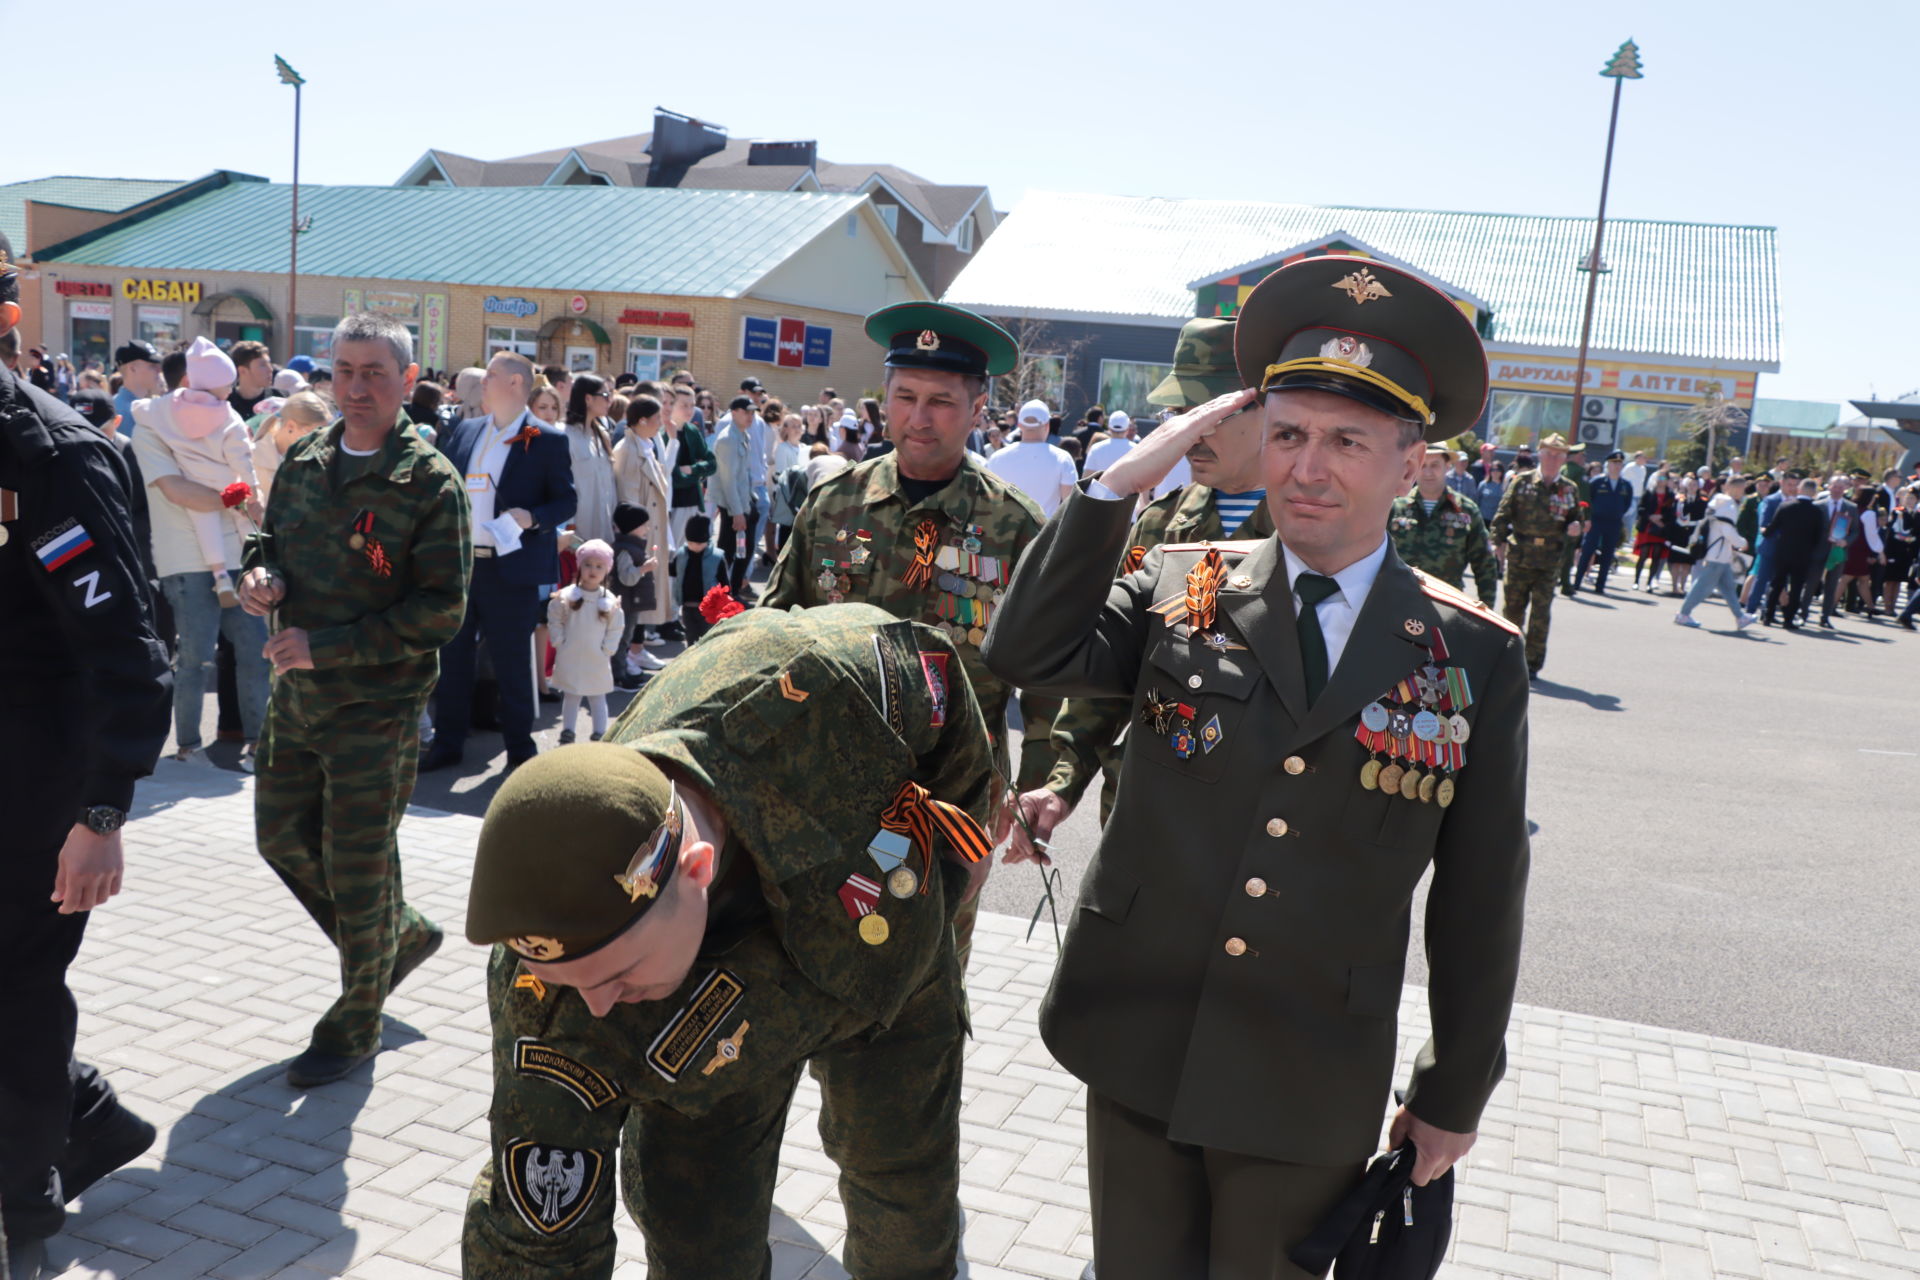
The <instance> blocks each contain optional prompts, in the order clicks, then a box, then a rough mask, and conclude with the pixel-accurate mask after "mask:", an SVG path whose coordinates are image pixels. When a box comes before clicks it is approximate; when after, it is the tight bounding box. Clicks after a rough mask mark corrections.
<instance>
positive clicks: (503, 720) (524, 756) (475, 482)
mask: <svg viewBox="0 0 1920 1280" xmlns="http://www.w3.org/2000/svg"><path fill="white" fill-rule="evenodd" d="M484 395H485V401H484V403H485V406H486V409H487V413H486V414H485V415H484V416H481V417H474V418H464V419H462V420H461V421H460V422H459V423H457V424H456V425H455V426H454V427H453V428H452V430H451V431H450V432H449V433H448V434H447V437H446V439H445V440H444V441H443V442H442V443H441V450H442V452H444V453H445V454H446V455H447V457H448V458H449V459H450V460H451V461H452V462H453V465H454V466H456V467H458V468H459V469H460V472H461V474H462V475H464V476H465V477H466V479H467V498H468V500H469V501H470V502H471V503H472V506H473V581H472V583H471V584H469V586H468V590H467V618H466V621H465V622H464V623H463V624H462V625H461V627H460V634H459V635H457V636H455V637H454V638H453V642H452V643H451V644H449V645H448V646H447V647H446V648H444V649H442V650H441V651H440V688H439V697H438V701H437V703H436V704H435V710H434V734H433V747H432V749H431V750H429V751H428V752H427V755H426V758H425V759H424V760H422V761H421V762H420V771H421V772H422V773H425V772H427V771H428V770H431V769H444V768H447V767H448V766H450V765H457V764H459V763H460V761H461V754H462V751H463V749H464V748H465V746H466V741H467V731H468V729H469V727H470V726H471V725H472V722H473V709H472V705H471V700H472V696H473V667H474V654H475V650H476V648H477V646H478V645H479V642H480V637H481V636H483V635H484V636H485V637H486V639H487V652H488V653H489V654H491V655H492V657H493V669H494V673H495V674H496V675H497V676H498V678H499V681H500V734H501V736H502V737H503V738H505V739H506V743H507V769H508V770H509V771H512V770H513V769H516V768H518V767H519V766H520V765H522V764H524V763H525V762H526V761H528V760H531V759H532V758H533V755H534V746H533V708H534V684H533V645H532V641H533V629H534V627H535V626H537V625H538V624H539V621H540V596H539V591H540V587H541V586H542V585H543V584H546V583H551V582H557V581H558V580H559V578H560V548H559V540H558V531H559V529H560V526H561V525H563V524H565V523H566V522H567V521H568V520H570V519H571V518H572V517H573V512H574V507H575V505H576V501H575V498H574V491H573V461H572V455H571V453H570V452H569V451H568V449H567V440H566V436H565V435H564V434H563V433H561V432H560V431H557V430H554V429H553V428H550V427H546V426H544V425H542V423H541V422H540V420H539V419H538V418H535V417H533V416H532V415H531V414H529V413H528V412H527V401H528V399H530V398H531V397H532V395H533V362H532V361H530V360H528V359H527V358H526V357H525V356H522V355H517V354H515V353H513V352H510V351H502V352H501V353H500V354H498V355H496V356H494V358H493V360H492V361H491V362H490V363H489V364H488V365H487V377H486V384H485V392H484Z"/></svg>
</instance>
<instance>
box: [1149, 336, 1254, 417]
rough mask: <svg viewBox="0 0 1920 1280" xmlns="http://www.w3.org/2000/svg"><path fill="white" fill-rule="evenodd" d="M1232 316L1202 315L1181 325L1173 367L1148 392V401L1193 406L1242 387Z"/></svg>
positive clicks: (1170, 406)
mask: <svg viewBox="0 0 1920 1280" xmlns="http://www.w3.org/2000/svg"><path fill="white" fill-rule="evenodd" d="M1233 322H1234V318H1233V317H1232V316H1201V317H1200V318H1199V319H1197V320H1189V321H1187V322H1186V323H1185V324H1183V325H1181V326H1180V338H1179V341H1177V342H1175V343H1174V344H1173V371H1172V372H1171V373H1169V374H1167V376H1166V377H1164V378H1162V379H1161V380H1160V385H1159V386H1157V387H1155V388H1154V389H1153V390H1151V391H1149V392H1147V403H1148V404H1157V405H1161V406H1164V407H1166V408H1169V409H1191V408H1194V407H1195V406H1196V405H1203V404H1205V403H1206V402H1207V401H1209V400H1211V399H1213V398H1214V397H1215V396H1224V395H1226V394H1227V393H1228V392H1230V391H1238V390H1240V387H1241V382H1240V369H1239V367H1238V366H1237V365H1235V364H1234V362H1233Z"/></svg>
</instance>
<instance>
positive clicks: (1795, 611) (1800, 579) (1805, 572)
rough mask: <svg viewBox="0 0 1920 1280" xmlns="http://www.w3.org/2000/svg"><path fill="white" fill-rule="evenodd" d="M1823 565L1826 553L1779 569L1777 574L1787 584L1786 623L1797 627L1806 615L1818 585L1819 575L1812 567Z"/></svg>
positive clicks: (1784, 565)
mask: <svg viewBox="0 0 1920 1280" xmlns="http://www.w3.org/2000/svg"><path fill="white" fill-rule="evenodd" d="M1825 564H1826V553H1825V552H1821V553H1820V554H1819V555H1817V556H1816V557H1815V558H1813V559H1811V560H1797V561H1794V562H1792V563H1789V564H1783V565H1781V566H1780V567H1779V570H1778V572H1779V574H1780V576H1781V578H1783V579H1784V580H1785V582H1786V584H1787V616H1786V619H1785V620H1786V621H1787V622H1791V623H1794V624H1796V625H1798V623H1799V621H1800V619H1801V618H1802V617H1803V616H1804V615H1805V614H1806V612H1807V608H1808V606H1809V605H1810V604H1811V603H1812V597H1813V593H1814V591H1815V590H1816V589H1818V587H1819V585H1820V575H1819V574H1818V573H1816V572H1815V571H1814V567H1815V566H1816V565H1821V566H1824V565H1825Z"/></svg>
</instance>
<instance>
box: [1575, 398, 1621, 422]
mask: <svg viewBox="0 0 1920 1280" xmlns="http://www.w3.org/2000/svg"><path fill="white" fill-rule="evenodd" d="M1580 416H1581V418H1583V419H1588V418H1590V419H1592V420H1594V421H1596V422H1612V421H1614V420H1615V419H1617V418H1618V417H1619V416H1620V402H1619V401H1618V400H1615V399H1613V398H1611V397H1609V396H1581V397H1580Z"/></svg>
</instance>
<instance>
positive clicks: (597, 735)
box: [587, 733, 607, 742]
mask: <svg viewBox="0 0 1920 1280" xmlns="http://www.w3.org/2000/svg"><path fill="white" fill-rule="evenodd" d="M606 736H607V735H606V734H604V733H595V734H590V735H588V737H587V741H588V742H598V741H600V739H602V738H604V737H606Z"/></svg>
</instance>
